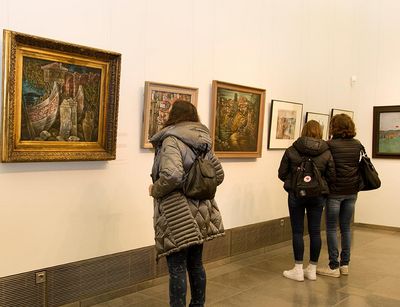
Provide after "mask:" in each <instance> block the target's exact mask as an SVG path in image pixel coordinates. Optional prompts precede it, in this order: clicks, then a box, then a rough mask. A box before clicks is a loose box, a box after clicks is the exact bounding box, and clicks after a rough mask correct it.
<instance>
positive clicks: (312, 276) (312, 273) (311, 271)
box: [303, 264, 317, 280]
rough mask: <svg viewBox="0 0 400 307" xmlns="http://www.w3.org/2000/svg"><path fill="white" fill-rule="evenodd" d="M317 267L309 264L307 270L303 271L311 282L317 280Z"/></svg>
mask: <svg viewBox="0 0 400 307" xmlns="http://www.w3.org/2000/svg"><path fill="white" fill-rule="evenodd" d="M316 269H317V266H316V265H315V264H309V265H308V267H307V268H305V269H304V270H303V272H304V277H305V278H307V279H309V280H317V274H316V273H317V272H316V271H317V270H316Z"/></svg>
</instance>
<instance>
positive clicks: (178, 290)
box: [149, 100, 225, 307]
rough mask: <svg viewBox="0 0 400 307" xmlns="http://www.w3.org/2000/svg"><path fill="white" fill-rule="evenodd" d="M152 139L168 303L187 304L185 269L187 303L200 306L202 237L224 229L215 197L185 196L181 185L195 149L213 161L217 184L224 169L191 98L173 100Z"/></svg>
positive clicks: (153, 190)
mask: <svg viewBox="0 0 400 307" xmlns="http://www.w3.org/2000/svg"><path fill="white" fill-rule="evenodd" d="M150 142H151V143H152V144H153V146H154V148H155V157H154V163H153V168H152V174H151V176H152V180H153V184H151V185H150V187H149V194H150V196H152V197H153V198H154V230H155V241H156V252H157V259H159V258H160V257H163V256H166V258H167V264H168V271H169V296H170V306H173V307H181V306H186V291H187V280H186V272H188V276H189V282H190V291H191V301H190V305H189V306H204V304H205V294H206V273H205V270H204V267H203V263H202V253H203V243H204V242H205V241H207V240H211V239H214V238H217V237H220V236H222V235H224V233H225V232H224V227H223V223H222V219H221V214H220V211H219V209H218V207H217V203H216V202H215V200H214V199H207V200H198V199H191V198H188V197H186V196H185V194H184V193H183V190H182V186H183V183H184V181H185V179H186V175H187V173H188V171H189V169H190V167H191V166H192V164H193V162H194V160H195V158H196V154H200V153H204V154H205V158H206V159H208V160H210V161H211V162H212V164H213V165H214V168H215V170H216V174H217V183H218V184H221V183H222V181H223V179H224V172H223V169H222V166H221V163H220V162H219V160H218V159H217V157H216V156H215V154H214V153H213V151H212V150H211V148H212V143H211V137H210V134H209V131H208V129H207V127H206V126H204V125H203V124H201V123H200V120H199V116H198V114H197V110H196V107H195V106H194V105H192V104H191V103H190V102H187V101H182V100H177V101H175V102H174V104H173V105H172V108H171V111H170V113H169V118H168V120H167V121H166V123H165V124H164V128H163V129H162V130H161V131H159V132H158V133H156V134H155V135H154V136H153V137H152V138H151V139H150Z"/></svg>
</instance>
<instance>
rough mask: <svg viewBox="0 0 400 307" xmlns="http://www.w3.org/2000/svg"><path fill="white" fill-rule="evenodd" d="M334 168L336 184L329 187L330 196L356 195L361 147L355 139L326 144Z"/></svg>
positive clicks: (335, 140) (340, 139)
mask: <svg viewBox="0 0 400 307" xmlns="http://www.w3.org/2000/svg"><path fill="white" fill-rule="evenodd" d="M327 143H328V146H329V149H330V150H331V153H332V156H333V160H334V161H335V167H336V177H337V179H336V182H334V183H331V184H330V185H329V189H330V192H331V194H336V195H350V194H356V193H358V191H359V188H360V175H359V173H358V162H359V160H360V150H361V148H362V145H361V143H360V141H359V140H356V139H353V138H351V139H342V138H336V139H331V140H329V141H328V142H327Z"/></svg>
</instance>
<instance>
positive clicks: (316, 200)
mask: <svg viewBox="0 0 400 307" xmlns="http://www.w3.org/2000/svg"><path fill="white" fill-rule="evenodd" d="M303 157H307V158H311V159H312V160H313V161H314V163H315V165H316V167H317V168H318V169H319V172H320V174H321V177H322V181H323V183H322V186H321V187H320V188H321V192H322V193H321V194H322V195H320V196H313V197H305V198H301V197H296V194H295V193H294V189H293V188H294V186H295V181H296V179H295V178H296V176H295V174H296V172H297V169H298V168H299V167H300V165H301V163H302V162H303ZM278 177H279V179H281V180H282V181H283V182H284V189H285V190H286V191H287V192H288V207H289V214H290V223H291V226H292V243H293V253H294V260H295V265H294V268H293V269H291V270H287V271H284V272H283V276H285V277H286V278H289V279H293V280H296V281H303V280H304V277H305V278H307V279H310V280H316V278H317V276H316V269H317V263H318V258H319V254H320V251H321V216H322V211H323V208H324V205H325V202H326V196H327V195H328V193H329V188H328V182H333V181H334V180H335V177H336V175H335V164H334V162H333V157H332V155H331V152H330V151H329V147H328V145H327V143H326V142H325V141H324V140H322V129H321V126H320V124H319V123H318V122H317V121H315V120H310V121H309V122H307V123H306V124H305V125H304V127H303V130H302V132H301V137H300V138H298V139H297V140H296V141H295V142H294V143H293V145H292V146H290V147H289V148H288V149H286V151H285V153H284V155H283V157H282V161H281V164H280V166H279V170H278ZM306 178H307V176H306V177H304V181H306ZM305 212H306V213H307V222H308V234H309V237H310V262H309V265H308V267H307V268H306V269H304V270H303V256H304V239H303V235H304V214H305Z"/></svg>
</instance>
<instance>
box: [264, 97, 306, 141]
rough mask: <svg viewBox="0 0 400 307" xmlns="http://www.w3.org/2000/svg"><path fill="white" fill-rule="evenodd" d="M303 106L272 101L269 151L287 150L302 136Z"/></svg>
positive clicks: (288, 102)
mask: <svg viewBox="0 0 400 307" xmlns="http://www.w3.org/2000/svg"><path fill="white" fill-rule="evenodd" d="M302 117H303V104H301V103H296V102H290V101H283V100H272V102H271V113H270V121H269V139H268V149H286V148H288V147H289V146H290V145H292V143H293V142H294V141H295V140H296V139H297V138H298V137H299V136H300V132H301V122H302Z"/></svg>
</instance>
